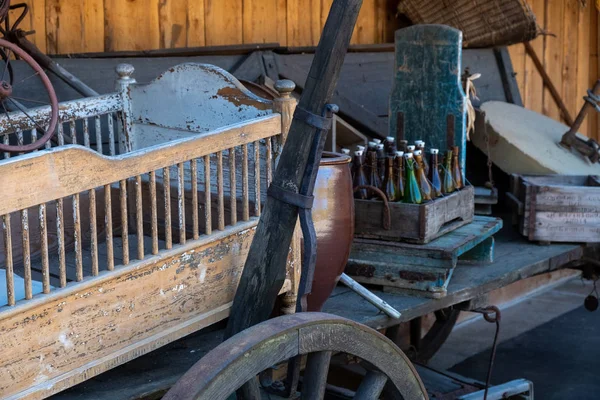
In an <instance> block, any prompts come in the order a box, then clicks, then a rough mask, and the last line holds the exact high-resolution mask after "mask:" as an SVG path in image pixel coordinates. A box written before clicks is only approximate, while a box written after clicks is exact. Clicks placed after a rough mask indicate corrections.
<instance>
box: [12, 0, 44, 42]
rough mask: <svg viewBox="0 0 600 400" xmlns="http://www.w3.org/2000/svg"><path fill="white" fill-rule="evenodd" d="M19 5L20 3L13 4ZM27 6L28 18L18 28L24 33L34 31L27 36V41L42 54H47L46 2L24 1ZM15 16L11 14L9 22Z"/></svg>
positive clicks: (37, 0)
mask: <svg viewBox="0 0 600 400" xmlns="http://www.w3.org/2000/svg"><path fill="white" fill-rule="evenodd" d="M15 3H20V2H15ZM24 3H27V4H28V5H29V18H25V20H23V22H22V23H21V25H20V26H19V28H21V29H23V30H24V31H30V30H32V29H35V34H34V35H31V36H28V39H29V40H30V41H31V42H33V43H34V44H35V45H36V46H37V47H38V48H39V49H40V51H41V52H42V53H47V52H48V50H47V47H46V37H47V35H46V24H47V23H48V22H49V21H47V18H46V2H45V1H39V0H27V1H24ZM16 16H17V14H16V13H15V12H13V14H12V17H11V20H13V21H14V18H15V17H16Z"/></svg>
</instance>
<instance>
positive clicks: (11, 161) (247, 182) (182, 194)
mask: <svg viewBox="0 0 600 400" xmlns="http://www.w3.org/2000/svg"><path fill="white" fill-rule="evenodd" d="M104 111H108V112H109V113H110V112H113V111H116V110H113V109H112V108H111V109H108V110H107V109H106V108H105V109H104ZM107 116H108V121H111V120H112V117H111V116H110V114H107ZM77 117H78V119H76V120H75V119H73V120H69V121H67V122H65V123H64V124H65V126H63V123H61V124H59V126H58V129H57V143H58V144H59V147H52V145H51V144H47V145H46V150H45V151H38V152H34V153H30V154H25V155H18V156H16V157H8V158H7V159H4V160H2V161H0V183H1V184H2V185H3V187H10V188H11V191H10V193H9V194H7V195H6V196H5V197H4V200H3V202H2V204H0V215H2V228H3V235H2V242H3V243H2V246H0V249H3V252H2V254H1V255H0V268H3V269H4V270H5V273H6V282H7V285H6V288H5V291H6V304H7V305H8V306H14V305H15V304H17V302H18V301H20V300H22V301H27V300H30V299H32V298H33V297H34V295H36V294H37V293H50V292H52V291H53V290H54V289H55V288H59V287H60V288H62V287H65V286H68V285H77V284H78V282H81V281H83V280H85V279H86V278H88V277H91V276H97V275H99V274H102V273H106V271H108V272H110V271H113V270H118V269H119V268H120V267H122V266H126V265H129V264H130V263H132V262H136V261H143V260H145V259H146V258H147V257H149V256H156V255H158V256H160V253H161V251H165V250H169V249H171V248H172V247H174V246H179V245H184V244H186V242H189V241H194V240H200V239H203V238H204V237H206V236H207V235H211V234H212V233H213V231H225V230H227V229H233V230H235V227H236V226H237V225H243V223H244V222H245V221H249V220H251V219H252V218H256V217H258V216H259V215H260V211H261V202H263V201H265V199H266V197H265V194H266V188H267V185H268V183H269V182H270V180H271V175H272V170H273V165H274V160H273V150H272V149H273V142H272V141H273V137H274V136H277V135H278V134H277V132H280V130H281V116H280V115H279V114H274V115H271V116H268V117H263V118H258V119H255V120H251V121H248V122H245V123H240V124H236V125H231V126H229V127H224V128H222V129H219V130H216V131H212V132H209V133H205V134H198V135H195V136H192V137H190V138H186V139H180V140H177V141H173V142H169V143H167V144H164V145H159V146H153V147H149V148H145V149H142V150H137V151H133V152H130V153H127V154H121V155H115V154H114V147H112V149H111V147H110V146H109V149H108V152H109V155H103V152H102V146H101V144H100V143H99V141H100V137H101V134H100V133H99V131H100V129H101V128H102V126H103V125H102V121H101V120H100V117H96V116H93V117H91V119H92V121H89V117H87V116H86V115H77ZM76 121H80V122H76ZM77 124H81V125H80V126H81V132H82V134H83V137H81V136H80V135H78V134H77V131H78V128H79V126H77ZM108 125H111V124H110V123H108ZM92 126H93V127H94V129H93V133H94V135H95V140H96V146H93V143H92V140H91V137H92V136H91V135H90V133H91V132H90V131H92V129H90V128H91V127H92ZM99 126H100V128H98V127H99ZM65 131H66V132H68V133H69V137H70V138H71V139H72V140H71V141H72V143H74V145H63V144H64V143H65ZM30 132H31V133H30V134H31V135H32V136H33V135H36V131H35V130H30ZM109 132H111V130H109ZM113 134H114V133H113ZM22 136H23V135H22V134H21V135H20V136H19V137H22ZM78 136H79V137H78ZM5 137H6V136H5ZM19 140H21V139H19ZM77 143H82V144H77ZM172 196H176V197H173V198H172ZM34 215H35V216H36V217H35V218H32V217H33V216H34ZM244 226H247V224H245V225H244ZM21 280H22V281H23V282H22V285H23V287H22V290H21V288H19V287H18V285H20V284H21V283H19V284H18V285H17V283H16V282H17V281H19V282H20V281H21ZM39 282H41V289H40V288H39V287H38V286H39ZM0 290H4V288H0ZM0 305H1V304H0Z"/></svg>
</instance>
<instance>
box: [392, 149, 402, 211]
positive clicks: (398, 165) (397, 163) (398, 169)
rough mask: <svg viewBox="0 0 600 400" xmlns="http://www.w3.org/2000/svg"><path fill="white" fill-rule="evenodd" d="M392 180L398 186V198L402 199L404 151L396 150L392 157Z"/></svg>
mask: <svg viewBox="0 0 600 400" xmlns="http://www.w3.org/2000/svg"><path fill="white" fill-rule="evenodd" d="M394 181H395V182H396V187H397V188H398V199H397V201H402V199H403V198H404V152H403V151H397V152H396V156H395V158H394Z"/></svg>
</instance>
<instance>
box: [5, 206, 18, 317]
mask: <svg viewBox="0 0 600 400" xmlns="http://www.w3.org/2000/svg"><path fill="white" fill-rule="evenodd" d="M2 225H3V231H4V259H5V261H4V268H5V269H6V298H7V301H8V305H9V306H14V305H15V283H14V274H13V254H12V233H11V226H10V214H6V215H5V216H3V217H2Z"/></svg>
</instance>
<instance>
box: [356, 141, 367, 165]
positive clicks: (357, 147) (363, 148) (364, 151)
mask: <svg viewBox="0 0 600 400" xmlns="http://www.w3.org/2000/svg"><path fill="white" fill-rule="evenodd" d="M356 151H360V152H361V153H362V155H361V159H362V163H363V164H364V163H365V157H366V155H367V150H366V147H365V146H361V145H358V146H356Z"/></svg>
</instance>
